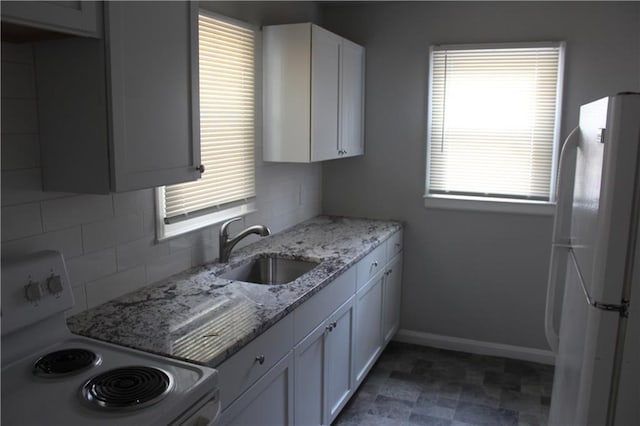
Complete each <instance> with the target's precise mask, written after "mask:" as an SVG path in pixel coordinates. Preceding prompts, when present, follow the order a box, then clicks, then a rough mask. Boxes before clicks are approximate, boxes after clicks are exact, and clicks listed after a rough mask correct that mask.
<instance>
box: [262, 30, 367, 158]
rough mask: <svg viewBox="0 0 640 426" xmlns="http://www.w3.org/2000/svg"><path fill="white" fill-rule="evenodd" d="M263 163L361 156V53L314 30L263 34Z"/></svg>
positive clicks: (331, 36) (341, 41)
mask: <svg viewBox="0 0 640 426" xmlns="http://www.w3.org/2000/svg"><path fill="white" fill-rule="evenodd" d="M263 69H264V71H263V73H264V74H263V88H264V89H263V102H264V109H263V128H264V134H263V137H264V142H263V155H264V160H265V161H280V162H295V163H308V162H313V161H324V160H331V159H335V158H342V157H345V156H352V155H361V154H363V153H364V132H363V125H364V48H363V47H362V46H359V45H357V44H355V43H353V42H351V41H349V40H346V39H344V38H342V37H340V36H338V35H336V34H333V33H331V32H329V31H327V30H325V29H323V28H320V27H318V26H317V25H314V24H310V23H304V24H289V25H274V26H267V27H265V28H264V30H263Z"/></svg>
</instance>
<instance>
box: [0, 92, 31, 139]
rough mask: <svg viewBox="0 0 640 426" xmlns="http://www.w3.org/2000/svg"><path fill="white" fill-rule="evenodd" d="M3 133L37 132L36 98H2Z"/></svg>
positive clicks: (0, 121)
mask: <svg viewBox="0 0 640 426" xmlns="http://www.w3.org/2000/svg"><path fill="white" fill-rule="evenodd" d="M0 123H1V125H2V133H3V134H5V133H37V132H38V104H37V102H36V100H35V99H9V98H4V97H3V98H2V118H1V120H0Z"/></svg>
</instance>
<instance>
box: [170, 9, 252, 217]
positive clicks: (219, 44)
mask: <svg viewBox="0 0 640 426" xmlns="http://www.w3.org/2000/svg"><path fill="white" fill-rule="evenodd" d="M254 46H255V40H254V31H253V30H251V29H249V28H245V27H242V26H239V25H235V24H232V23H229V22H225V21H222V20H219V19H215V18H213V17H210V16H207V15H203V14H200V17H199V48H200V54H199V56H200V67H199V69H200V150H201V160H202V164H203V165H204V167H205V171H204V173H203V175H202V177H201V178H200V179H199V180H197V181H195V182H188V183H184V184H178V185H172V186H167V187H166V188H165V197H164V199H165V200H164V210H165V222H166V223H171V222H174V221H179V220H182V219H185V218H188V217H192V216H199V215H202V214H205V213H208V212H211V211H215V210H220V209H224V208H225V207H230V206H235V205H237V204H238V203H242V202H246V201H248V200H249V199H251V198H253V197H255V176H254V175H255V171H254V168H255V160H254V151H255V148H254V139H255V126H254V122H255V111H254V92H255V69H254V63H255V56H254Z"/></svg>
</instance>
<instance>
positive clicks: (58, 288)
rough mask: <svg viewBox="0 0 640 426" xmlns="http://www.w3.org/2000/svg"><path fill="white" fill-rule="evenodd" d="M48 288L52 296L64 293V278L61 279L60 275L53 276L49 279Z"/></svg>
mask: <svg viewBox="0 0 640 426" xmlns="http://www.w3.org/2000/svg"><path fill="white" fill-rule="evenodd" d="M47 288H48V289H49V291H50V292H51V293H52V294H58V293H62V278H60V275H51V276H50V277H49V279H47Z"/></svg>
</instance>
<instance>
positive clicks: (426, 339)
mask: <svg viewBox="0 0 640 426" xmlns="http://www.w3.org/2000/svg"><path fill="white" fill-rule="evenodd" d="M393 340H395V341H397V342H404V343H413V344H416V345H422V346H430V347H434V348H439V349H449V350H452V351H460V352H470V353H474V354H479V355H492V356H501V357H504V358H513V359H521V360H524V361H533V362H538V363H541V364H549V365H553V364H555V355H554V354H553V352H551V351H545V350H542V349H535V348H527V347H524V346H512V345H504V344H501V343H491V342H483V341H480V340H471V339H462V338H459V337H450V336H441V335H439V334H431V333H423V332H421V331H414V330H407V329H403V328H401V329H400V330H398V333H396V335H395V337H394V338H393Z"/></svg>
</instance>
